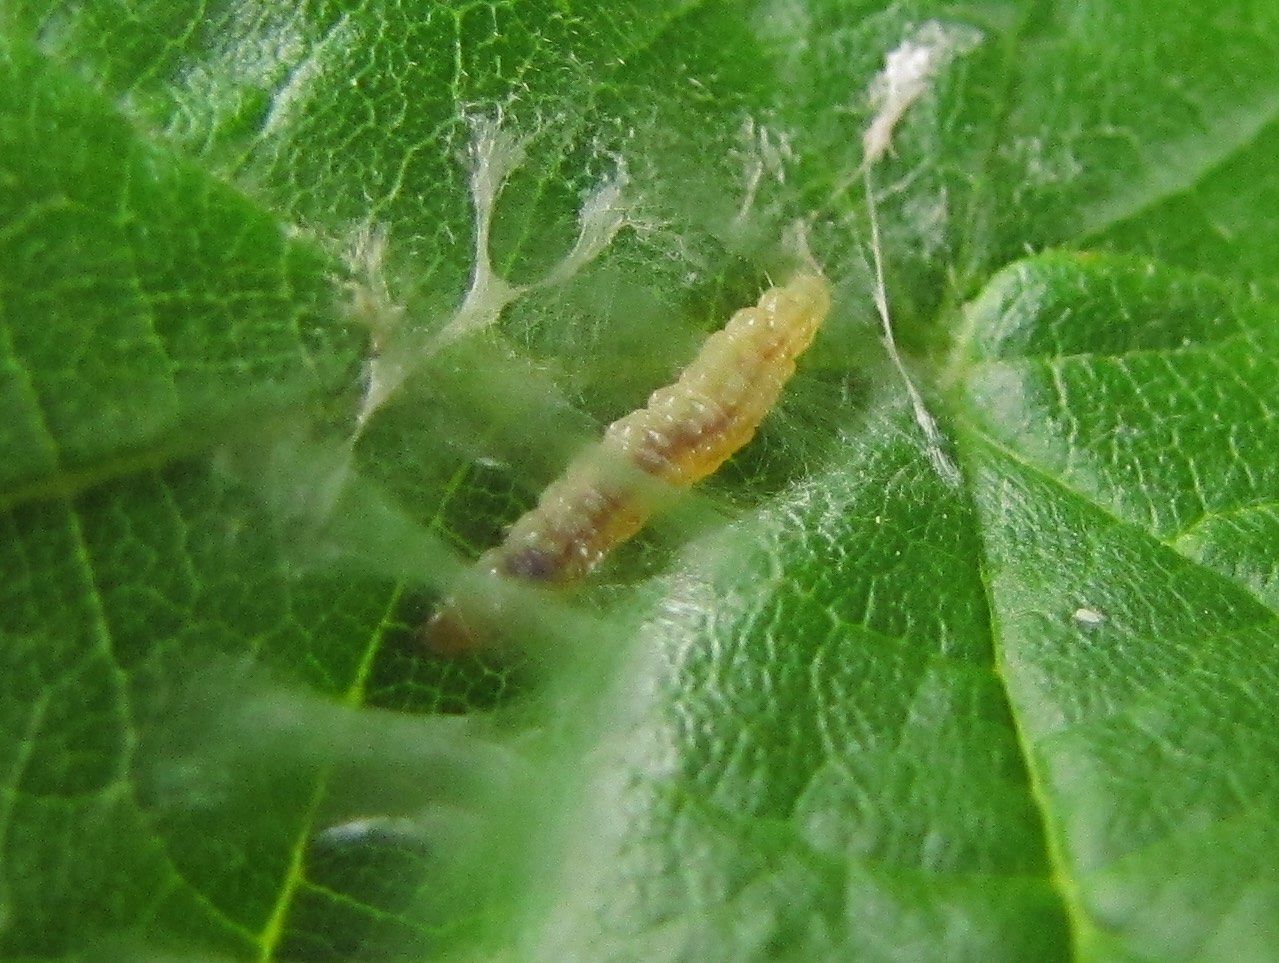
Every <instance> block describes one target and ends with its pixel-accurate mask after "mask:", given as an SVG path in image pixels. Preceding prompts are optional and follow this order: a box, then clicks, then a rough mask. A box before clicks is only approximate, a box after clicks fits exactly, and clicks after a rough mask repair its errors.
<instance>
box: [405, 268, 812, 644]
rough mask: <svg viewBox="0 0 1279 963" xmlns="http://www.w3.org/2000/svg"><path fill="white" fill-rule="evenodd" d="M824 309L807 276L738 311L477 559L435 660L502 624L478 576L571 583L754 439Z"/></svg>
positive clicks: (433, 632) (437, 637)
mask: <svg viewBox="0 0 1279 963" xmlns="http://www.w3.org/2000/svg"><path fill="white" fill-rule="evenodd" d="M829 310H830V286H829V285H828V283H827V281H826V279H825V278H824V277H823V276H822V275H821V274H820V273H818V272H816V271H815V270H806V271H802V272H800V273H799V274H797V275H796V276H795V277H793V278H791V280H790V281H789V282H788V283H787V284H785V285H782V286H781V287H774V288H770V289H769V290H767V291H765V292H764V293H763V294H762V295H761V296H760V299H759V302H758V303H757V304H755V305H754V306H752V307H748V308H742V309H741V310H739V311H737V312H736V313H735V314H734V315H733V316H732V318H730V319H729V321H728V324H726V325H725V326H724V327H723V328H722V329H720V330H719V331H716V332H715V333H714V334H712V335H711V336H710V337H709V338H708V339H707V341H706V344H705V345H703V347H702V350H701V351H700V352H699V353H698V355H697V357H696V358H694V359H693V361H692V363H690V364H689V365H688V367H686V368H685V369H684V370H683V372H682V373H681V374H680V376H679V378H678V379H677V380H676V381H675V382H674V383H673V384H670V385H667V386H665V387H663V388H659V389H657V390H656V391H654V392H653V394H652V395H651V396H650V397H649V399H648V404H647V405H645V406H644V407H643V408H640V409H638V410H636V411H633V412H631V413H630V414H628V415H625V416H624V417H622V418H619V419H618V420H617V421H615V422H613V423H612V424H611V425H609V426H608V428H607V429H606V430H605V432H604V437H603V439H602V440H601V441H600V442H599V443H598V444H596V445H594V446H592V447H591V448H589V449H587V450H586V451H584V452H582V453H581V454H580V455H578V456H577V457H576V458H575V459H574V460H573V461H572V462H571V463H570V464H569V467H568V470H567V471H566V472H565V473H564V474H563V475H562V476H561V477H560V478H559V479H557V480H556V481H554V482H552V483H551V485H550V486H549V487H548V488H547V489H546V491H545V492H543V493H542V496H541V498H540V499H539V500H538V503H537V506H536V507H534V508H533V509H532V510H531V511H529V512H527V513H526V514H525V515H523V516H522V517H520V518H519V519H518V520H517V521H516V522H515V523H514V524H513V525H512V526H511V527H510V529H509V531H508V532H507V535H506V540H505V541H504V542H503V543H502V544H501V545H499V546H497V547H496V548H493V549H490V550H489V551H487V552H485V553H484V554H483V555H482V556H481V557H480V559H479V561H478V562H477V563H476V565H477V568H478V570H479V571H478V573H477V574H478V575H479V576H480V578H478V579H476V580H475V581H474V584H472V585H470V586H469V587H468V588H467V589H466V590H465V591H459V592H458V593H455V594H454V595H453V596H452V597H450V598H449V599H447V600H446V601H445V602H444V604H443V605H442V606H441V608H440V610H439V611H438V612H436V614H435V615H434V616H433V617H432V618H431V619H430V620H429V621H428V622H427V623H426V625H425V626H424V627H423V629H422V636H423V639H424V641H425V643H426V645H427V647H428V648H429V649H430V650H432V651H434V652H436V653H440V654H460V653H464V652H470V651H475V650H477V649H479V648H482V647H483V646H484V645H485V644H487V642H488V640H489V638H490V637H491V635H492V633H493V632H494V630H495V629H496V625H495V623H498V622H500V621H501V618H500V613H498V612H497V611H495V608H494V605H493V604H490V602H491V600H486V599H484V598H483V595H484V594H485V593H484V585H483V582H484V580H485V578H489V577H491V578H504V579H515V580H521V581H525V582H531V583H538V584H546V585H566V584H570V583H573V582H576V581H578V580H579V579H581V578H582V577H583V576H585V575H586V574H587V573H588V572H590V570H591V569H592V568H594V567H595V566H596V565H598V564H599V562H600V561H601V560H602V559H603V558H604V556H605V555H606V554H607V553H608V552H609V551H610V550H611V549H612V548H614V547H615V546H617V545H619V544H620V543H622V542H624V541H626V540H627V539H628V538H630V537H631V536H632V535H634V534H635V533H636V532H638V531H639V530H640V529H641V528H642V527H643V526H644V524H645V522H647V521H648V519H649V518H650V517H651V516H652V514H653V513H654V512H655V511H656V510H657V509H658V508H659V507H660V503H661V500H662V499H661V493H662V490H663V489H667V488H670V487H675V488H684V487H687V486H689V485H692V484H694V483H696V482H698V481H700V480H701V479H703V478H705V477H706V476H707V475H710V474H712V473H713V472H714V471H715V470H716V469H718V468H719V467H720V465H722V464H723V463H724V462H725V461H726V460H727V459H728V458H729V457H730V456H731V455H732V454H733V453H734V452H736V451H737V450H738V449H740V448H741V447H742V446H744V445H745V444H746V443H747V442H749V441H750V440H751V438H753V437H754V435H755V431H756V429H757V428H758V427H759V424H760V422H761V421H763V419H764V416H765V415H766V414H767V413H768V411H769V410H770V409H771V408H772V407H773V405H774V404H776V403H777V399H778V398H779V397H780V395H781V392H782V388H783V387H784V386H785V384H786V382H787V381H788V380H790V377H791V375H792V374H794V372H795V362H796V359H797V358H798V357H799V355H800V354H802V353H803V352H804V351H805V349H807V348H808V346H809V345H810V344H811V343H812V341H813V338H814V337H815V336H816V334H817V331H818V329H819V328H820V327H821V324H822V322H823V321H824V320H825V318H826V314H827V312H828V311H829ZM490 587H491V586H490Z"/></svg>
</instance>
